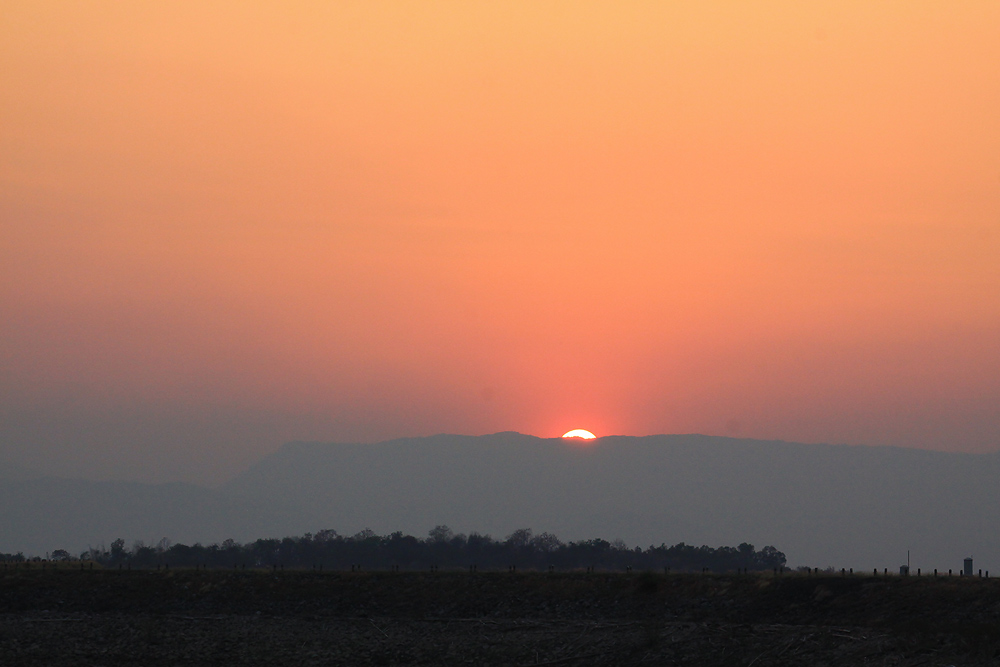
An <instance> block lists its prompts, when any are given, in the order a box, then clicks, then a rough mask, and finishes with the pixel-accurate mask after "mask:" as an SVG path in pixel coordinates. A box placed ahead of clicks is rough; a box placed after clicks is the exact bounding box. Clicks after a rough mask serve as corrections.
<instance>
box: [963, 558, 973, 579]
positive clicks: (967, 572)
mask: <svg viewBox="0 0 1000 667" xmlns="http://www.w3.org/2000/svg"><path fill="white" fill-rule="evenodd" d="M964 570H965V576H967V577H971V576H972V556H969V557H968V558H966V559H965V568H964Z"/></svg>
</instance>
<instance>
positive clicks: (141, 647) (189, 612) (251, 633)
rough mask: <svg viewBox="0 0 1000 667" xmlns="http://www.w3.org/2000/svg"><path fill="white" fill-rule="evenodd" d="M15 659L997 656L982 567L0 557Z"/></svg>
mask: <svg viewBox="0 0 1000 667" xmlns="http://www.w3.org/2000/svg"><path fill="white" fill-rule="evenodd" d="M0 664H3V665H81V664H85V665H124V664H130V665H131V664H143V665H160V664H162V665H168V664H169V665H174V664H241V665H257V664H261V665H263V664H266V665H364V664H374V665H408V664H426V665H463V664H468V665H581V666H584V665H632V664H651V665H746V666H747V667H749V666H751V665H752V666H754V667H766V666H770V665H830V666H832V665H914V666H915V665H940V666H942V667H943V666H946V665H955V666H956V667H958V666H963V665H996V664H1000V582H998V581H996V580H992V579H991V580H983V579H979V578H958V577H954V578H950V579H949V578H938V579H934V578H932V577H921V578H918V577H909V578H900V577H889V578H882V577H878V578H875V577H872V576H853V577H851V576H847V577H841V576H826V575H824V576H806V575H788V574H786V575H783V576H780V577H773V576H772V575H770V574H767V575H754V574H750V575H742V576H737V575H733V576H726V575H690V574H673V575H668V576H664V575H660V574H648V573H634V574H607V573H595V574H583V573H555V574H548V573H523V574H522V573H518V574H509V573H506V572H502V573H498V572H490V573H487V572H480V573H475V574H470V573H467V572H439V573H433V574H432V573H414V572H409V573H408V572H403V573H385V572H381V573H379V572H373V573H366V572H362V573H343V572H339V573H322V574H320V573H317V572H312V571H306V572H302V571H297V572H280V571H279V572H277V573H273V572H269V571H268V572H264V571H254V572H249V571H247V572H238V573H237V572H232V571H228V572H227V571H191V570H187V571H179V570H172V571H169V572H165V571H159V572H156V571H153V572H150V571H143V572H139V571H132V572H128V571H126V572H118V571H99V570H95V571H89V570H88V571H84V572H80V571H74V570H60V571H52V570H47V571H44V572H43V571H39V570H37V569H36V570H31V571H24V570H18V571H10V570H7V571H2V573H0Z"/></svg>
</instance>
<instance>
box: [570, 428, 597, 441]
mask: <svg viewBox="0 0 1000 667" xmlns="http://www.w3.org/2000/svg"><path fill="white" fill-rule="evenodd" d="M563 437H564V438H583V439H584V440H593V439H594V438H596V437H597V436H596V435H594V434H593V433H591V432H590V431H588V430H586V429H582V428H575V429H573V430H572V431H567V432H566V433H564V434H563Z"/></svg>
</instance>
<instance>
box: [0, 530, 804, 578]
mask: <svg viewBox="0 0 1000 667" xmlns="http://www.w3.org/2000/svg"><path fill="white" fill-rule="evenodd" d="M47 556H48V559H49V560H54V561H70V560H86V561H92V562H95V563H97V564H99V565H101V566H103V567H106V568H107V567H110V568H116V567H129V568H156V567H160V566H168V567H211V568H230V569H232V568H262V567H264V568H278V567H280V568H286V567H287V568H300V569H301V568H306V569H308V568H325V569H330V570H347V569H355V568H359V569H363V570H369V569H370V570H390V569H401V570H426V569H430V568H443V569H459V568H461V569H468V568H471V567H475V568H476V569H477V570H498V569H499V570H504V569H510V568H516V569H517V570H545V569H549V568H555V569H558V570H573V569H581V570H582V569H585V568H595V569H599V570H626V569H630V568H631V569H636V570H662V569H664V568H670V569H672V570H674V571H680V572H684V571H701V570H703V569H708V570H711V571H714V572H728V571H737V570H743V569H746V570H751V571H753V570H757V571H761V570H771V569H774V568H779V567H784V566H785V554H783V553H782V552H780V551H778V550H777V549H775V548H774V547H772V546H766V547H764V548H762V549H759V550H758V549H755V548H754V546H753V545H752V544H747V543H745V542H744V543H743V544H740V545H739V546H737V547H727V546H722V547H717V548H712V547H709V546H700V547H696V546H692V545H689V544H684V543H683V542H681V543H679V544H675V545H673V546H667V545H666V544H660V546H658V547H657V546H653V545H650V546H649V547H648V548H646V549H642V548H641V547H638V546H636V547H634V548H629V547H628V546H627V545H626V544H625V543H624V542H623V541H621V540H614V541H611V542H609V541H607V540H603V539H591V540H581V541H576V542H563V541H561V540H559V538H557V537H556V536H555V535H553V534H551V533H540V534H535V533H533V532H532V531H531V529H530V528H522V529H519V530H515V531H514V532H513V533H511V534H510V535H508V536H507V537H506V538H504V539H503V540H498V539H494V538H492V537H490V536H489V535H480V534H478V533H471V534H469V535H464V534H456V533H454V532H452V531H451V529H449V528H448V527H447V526H437V527H435V528H434V529H433V530H431V531H430V532H429V533H428V535H427V537H426V538H423V539H421V538H417V537H414V536H412V535H404V534H403V533H402V532H395V533H391V534H389V535H377V534H376V533H375V532H374V531H371V530H367V529H366V530H363V531H361V532H359V533H357V534H355V535H351V536H344V535H340V534H338V533H337V531H335V530H321V531H319V532H318V533H316V534H312V533H306V534H305V535H303V536H301V537H286V538H284V539H258V540H255V541H253V542H247V543H245V544H240V543H238V542H236V541H234V540H231V539H229V540H225V541H224V542H222V543H221V544H211V545H208V546H204V545H201V544H194V545H190V546H189V545H185V544H171V543H170V541H169V540H167V539H166V538H164V539H163V540H160V542H159V543H157V544H155V545H147V544H145V543H143V542H142V541H136V542H135V543H133V545H132V546H131V547H130V548H129V547H126V545H125V541H124V540H122V539H117V540H115V541H114V542H112V543H111V548H110V549H105V548H103V547H100V548H92V549H88V550H87V551H84V552H83V553H81V554H80V556H79V558H76V557H74V556H72V555H71V554H70V553H69V552H67V551H65V550H61V549H60V550H56V551H54V552H52V554H49V555H47ZM0 559H2V560H6V561H24V560H26V559H25V557H24V556H23V554H0ZM34 560H40V559H38V558H36V559H34Z"/></svg>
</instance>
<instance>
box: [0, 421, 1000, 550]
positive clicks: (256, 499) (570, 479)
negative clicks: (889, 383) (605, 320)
mask: <svg viewBox="0 0 1000 667" xmlns="http://www.w3.org/2000/svg"><path fill="white" fill-rule="evenodd" d="M998 479H1000V454H997V453H994V454H955V453H944V452H934V451H927V450H916V449H902V448H890V447H849V446H840V445H805V444H798V443H789V442H780V441H760V440H749V439H735V438H723V437H714V436H702V435H660V436H647V437H630V436H611V437H605V438H600V439H599V440H597V441H591V443H588V444H580V443H579V442H578V441H573V442H570V441H565V440H562V439H559V438H550V439H545V438H536V437H534V436H528V435H522V434H519V433H511V432H508V433H497V434H493V435H486V436H459V435H438V436H431V437H426V438H406V439H399V440H392V441H388V442H383V443H378V444H370V445H369V444H329V443H326V444H324V443H306V442H296V443H289V444H287V445H285V446H283V447H281V448H280V449H279V450H278V451H276V452H275V453H273V454H271V455H270V456H267V457H265V458H264V459H262V460H261V461H259V462H258V463H256V464H255V465H253V466H252V467H251V468H250V469H248V470H247V471H246V472H244V473H242V474H241V475H239V476H237V477H236V478H234V479H233V480H231V481H230V482H228V483H227V484H225V485H224V486H222V487H221V488H219V489H215V490H209V489H204V488H200V487H195V486H190V485H142V484H133V485H131V486H129V485H125V484H124V483H112V482H106V483H97V482H88V483H79V482H77V483H71V482H69V481H66V480H63V481H55V480H51V479H50V480H28V481H18V482H14V483H9V482H5V483H4V484H3V485H2V486H0V502H2V503H4V506H5V507H11V505H10V504H9V503H11V502H15V506H19V507H20V508H22V510H21V512H20V515H19V516H18V517H17V518H15V519H12V518H11V517H10V516H6V515H5V516H4V517H3V518H0V540H2V542H0V551H11V550H15V549H26V550H31V551H35V552H38V551H39V550H42V551H45V550H51V549H54V548H66V547H72V548H77V546H86V544H87V543H96V542H98V541H101V540H104V541H106V542H108V543H109V542H110V541H111V540H113V539H114V538H115V537H119V536H121V537H124V538H126V540H129V541H131V540H132V539H135V538H137V537H139V538H143V539H146V540H147V541H148V540H149V539H152V538H154V537H156V536H159V537H162V536H164V535H165V536H167V537H169V538H171V539H172V540H174V541H187V542H189V543H190V542H193V541H202V542H208V541H221V540H222V539H225V538H227V537H233V538H235V539H237V540H241V541H242V540H248V539H253V538H257V537H276V536H277V537H280V536H285V535H293V534H302V533H305V532H315V531H316V530H319V529H321V528H333V529H336V530H338V531H339V532H341V533H347V534H350V533H353V532H356V531H358V530H361V529H363V528H371V529H373V530H375V531H376V532H379V533H389V532H392V531H396V530H401V531H403V532H406V533H410V534H416V535H423V534H426V532H427V531H428V530H429V529H430V528H432V527H433V526H435V525H437V524H447V525H449V526H450V527H451V528H452V529H453V530H455V531H457V532H469V531H478V532H481V533H490V534H493V535H494V536H504V535H506V534H508V533H510V532H512V531H513V530H515V529H517V528H522V527H531V528H533V529H535V531H537V532H540V531H549V532H552V533H555V534H557V535H558V536H559V537H560V538H562V539H563V540H576V539H586V538H593V537H603V538H606V539H614V538H619V537H620V538H623V539H624V540H625V541H626V542H628V543H630V544H642V545H643V546H646V545H649V544H651V543H654V544H660V543H661V542H666V543H667V544H674V543H677V542H681V541H684V542H687V543H690V544H708V545H712V546H719V545H723V544H739V543H740V542H744V541H747V542H751V543H753V544H755V545H757V546H758V547H761V546H764V545H766V544H771V545H774V546H776V547H777V548H779V549H780V550H782V551H784V552H785V553H786V554H787V555H788V558H789V562H790V563H791V564H800V563H801V564H809V565H815V566H826V565H834V566H836V567H854V568H856V569H869V570H870V569H871V568H873V567H879V568H880V569H881V568H883V567H890V568H892V567H896V566H898V564H899V563H901V562H905V558H906V550H907V549H910V550H911V552H912V553H913V556H914V562H913V565H914V568H916V567H925V569H928V570H929V569H931V568H934V567H938V568H944V569H947V568H948V567H953V568H958V567H959V564H960V562H961V558H962V557H963V556H967V555H970V554H973V555H974V556H975V557H976V560H977V563H979V564H980V565H981V566H982V567H984V568H986V567H989V562H991V561H993V560H998V561H1000V548H998V547H1000V544H998V529H1000V485H998V484H997V483H996V481H997V480H998ZM74 484H75V486H74ZM108 485H111V486H108ZM115 485H117V486H115ZM53 499H58V500H53ZM60 508H61V509H60ZM123 508H128V510H127V511H126V510H124V509H123ZM56 517H64V518H63V519H58V520H57V518H56ZM161 533H162V534H161ZM81 539H82V540H85V543H81V542H80V541H79V540H81ZM157 539H158V538H157ZM74 540H76V542H74ZM977 567H978V565H977ZM997 568H998V569H1000V562H998V563H997Z"/></svg>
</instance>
